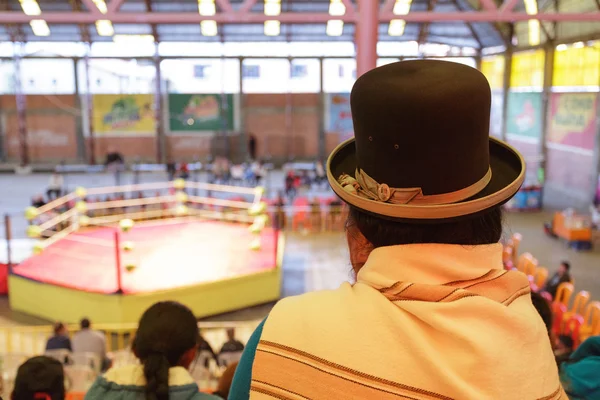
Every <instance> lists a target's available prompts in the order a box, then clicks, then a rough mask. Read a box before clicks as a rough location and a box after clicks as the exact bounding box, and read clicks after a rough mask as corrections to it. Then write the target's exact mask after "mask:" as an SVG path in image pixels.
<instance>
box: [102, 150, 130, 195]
mask: <svg viewBox="0 0 600 400" xmlns="http://www.w3.org/2000/svg"><path fill="white" fill-rule="evenodd" d="M104 166H105V167H106V169H107V170H108V172H110V173H112V174H114V176H115V185H117V186H119V185H121V173H122V172H123V171H124V170H125V159H124V158H123V155H122V154H121V153H119V152H118V151H117V150H115V148H114V147H109V148H108V151H107V153H106V160H105V161H104Z"/></svg>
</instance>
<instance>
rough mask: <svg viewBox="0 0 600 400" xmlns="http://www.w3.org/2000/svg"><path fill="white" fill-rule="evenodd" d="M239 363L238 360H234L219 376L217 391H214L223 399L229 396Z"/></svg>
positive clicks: (225, 399)
mask: <svg viewBox="0 0 600 400" xmlns="http://www.w3.org/2000/svg"><path fill="white" fill-rule="evenodd" d="M238 364H239V363H238V362H234V363H233V364H231V365H229V366H228V367H227V369H225V371H224V372H223V375H221V377H220V378H219V383H218V384H217V391H216V392H214V393H213V394H214V395H215V396H219V397H220V398H222V399H223V400H227V399H228V398H229V390H230V389H231V383H232V382H233V376H234V375H235V370H236V369H237V366H238Z"/></svg>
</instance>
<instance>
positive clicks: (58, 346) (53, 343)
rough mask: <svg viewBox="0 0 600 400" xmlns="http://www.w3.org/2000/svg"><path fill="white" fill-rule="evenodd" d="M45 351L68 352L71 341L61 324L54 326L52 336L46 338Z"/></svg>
mask: <svg viewBox="0 0 600 400" xmlns="http://www.w3.org/2000/svg"><path fill="white" fill-rule="evenodd" d="M46 350H69V351H73V348H72V347H71V339H69V335H68V333H67V327H66V326H65V324H63V323H62V322H57V323H56V324H54V336H52V337H50V338H48V341H47V342H46Z"/></svg>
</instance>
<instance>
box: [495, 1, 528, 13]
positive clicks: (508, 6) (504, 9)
mask: <svg viewBox="0 0 600 400" xmlns="http://www.w3.org/2000/svg"><path fill="white" fill-rule="evenodd" d="M519 1H523V0H504V3H503V4H502V5H501V6H500V12H501V13H508V12H511V11H512V10H513V9H514V8H515V7H516V6H517V3H518V2H519Z"/></svg>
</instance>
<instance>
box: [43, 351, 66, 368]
mask: <svg viewBox="0 0 600 400" xmlns="http://www.w3.org/2000/svg"><path fill="white" fill-rule="evenodd" d="M44 355H45V356H47V357H50V358H54V359H55V360H56V361H60V362H61V363H63V364H68V363H69V362H70V361H71V351H69V350H67V349H56V350H46V352H45V353H44Z"/></svg>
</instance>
